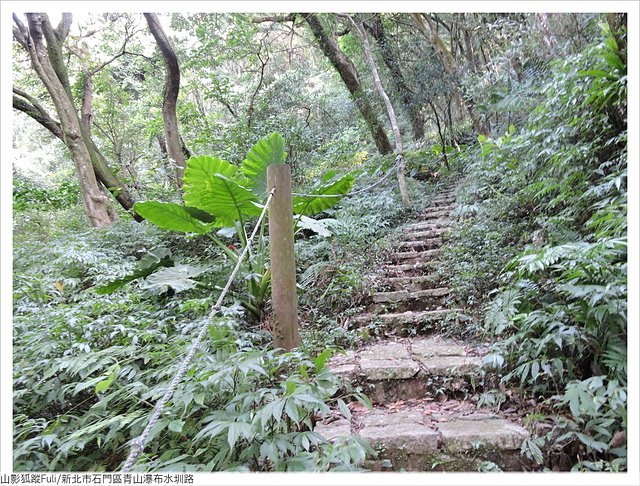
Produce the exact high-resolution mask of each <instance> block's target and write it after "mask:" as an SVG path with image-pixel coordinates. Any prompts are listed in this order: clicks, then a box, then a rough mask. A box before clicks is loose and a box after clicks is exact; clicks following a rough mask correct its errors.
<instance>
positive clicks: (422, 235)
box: [404, 227, 450, 241]
mask: <svg viewBox="0 0 640 486" xmlns="http://www.w3.org/2000/svg"><path fill="white" fill-rule="evenodd" d="M449 230H450V228H448V227H440V228H433V229H429V230H417V231H410V232H407V233H405V235H404V236H405V238H406V240H407V241H415V240H420V239H425V240H426V239H429V238H435V237H437V236H440V235H442V234H444V233H446V232H448V231H449Z"/></svg>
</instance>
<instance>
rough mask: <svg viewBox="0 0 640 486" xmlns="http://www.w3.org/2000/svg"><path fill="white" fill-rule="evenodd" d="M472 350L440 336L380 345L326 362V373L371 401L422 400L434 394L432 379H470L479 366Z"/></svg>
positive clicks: (480, 361)
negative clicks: (347, 382)
mask: <svg viewBox="0 0 640 486" xmlns="http://www.w3.org/2000/svg"><path fill="white" fill-rule="evenodd" d="M473 351H474V350H473V349H472V348H468V347H465V346H463V345H462V344H461V343H459V342H456V341H454V340H452V339H445V338H442V337H441V336H433V337H426V338H412V339H400V340H395V341H394V340H386V341H379V342H375V343H373V344H369V345H367V346H364V347H362V348H361V349H358V350H357V351H347V352H346V354H345V355H339V356H336V357H334V358H332V359H331V360H330V361H329V364H328V365H329V369H330V370H331V371H332V372H333V373H335V374H337V375H340V376H343V377H347V378H349V379H351V380H356V381H358V382H359V383H360V384H362V385H365V393H367V395H369V397H370V398H371V400H372V401H375V402H378V403H380V402H385V401H389V400H394V399H395V400H398V399H400V398H402V399H408V398H424V397H425V396H426V395H429V394H432V395H433V396H435V394H436V393H437V392H436V391H435V390H434V389H433V388H432V386H433V384H434V377H438V378H443V377H448V378H452V377H463V376H465V375H473V374H475V373H476V371H478V370H479V367H480V366H481V365H482V359H481V357H480V356H474V355H472V354H471V353H472V352H473Z"/></svg>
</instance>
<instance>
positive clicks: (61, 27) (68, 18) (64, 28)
mask: <svg viewBox="0 0 640 486" xmlns="http://www.w3.org/2000/svg"><path fill="white" fill-rule="evenodd" d="M72 22H73V15H72V14H70V13H63V14H62V18H61V19H60V23H59V24H58V27H56V36H57V37H58V40H60V42H64V40H65V39H66V38H67V36H68V35H69V30H70V29H71V23H72Z"/></svg>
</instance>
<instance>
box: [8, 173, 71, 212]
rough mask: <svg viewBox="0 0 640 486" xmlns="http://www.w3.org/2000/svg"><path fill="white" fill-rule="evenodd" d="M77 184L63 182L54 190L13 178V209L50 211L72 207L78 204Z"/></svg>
mask: <svg viewBox="0 0 640 486" xmlns="http://www.w3.org/2000/svg"><path fill="white" fill-rule="evenodd" d="M78 194H79V189H78V184H77V182H74V181H63V182H62V183H60V184H59V185H57V186H56V187H54V188H42V187H39V186H38V185H36V184H33V183H31V182H29V181H25V180H22V179H21V178H19V177H14V180H13V209H14V210H15V211H24V210H27V209H35V208H38V209H39V210H52V209H63V208H66V207H69V206H74V205H75V204H76V203H77V202H78Z"/></svg>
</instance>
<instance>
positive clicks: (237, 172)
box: [135, 133, 354, 318]
mask: <svg viewBox="0 0 640 486" xmlns="http://www.w3.org/2000/svg"><path fill="white" fill-rule="evenodd" d="M283 146H284V140H283V139H282V136H281V135H280V134H278V133H273V134H271V135H269V136H267V137H265V138H263V139H262V140H260V141H259V142H258V143H256V144H255V145H254V146H253V148H252V149H251V150H249V153H248V154H247V156H246V158H245V159H244V160H243V162H242V165H241V166H240V167H239V168H238V167H236V166H234V165H232V164H230V163H229V162H226V161H224V160H221V159H217V158H215V157H208V156H199V157H191V158H190V159H189V160H188V161H187V168H186V170H185V173H184V201H185V203H186V204H187V205H186V206H182V205H179V204H175V203H164V202H159V201H146V202H138V203H136V204H135V210H136V211H137V212H138V214H140V215H141V216H143V217H144V218H145V219H147V220H148V221H150V222H151V223H153V224H155V225H157V226H159V227H161V228H164V229H168V230H174V231H182V232H187V233H198V234H205V235H207V236H208V237H209V238H210V239H211V240H212V241H213V242H214V243H215V244H216V245H217V246H218V247H219V249H220V250H221V251H222V252H223V253H224V254H225V255H226V256H227V258H229V259H230V260H231V261H233V262H234V263H235V262H236V261H237V259H238V256H239V255H240V253H241V252H242V250H243V249H244V248H245V247H246V245H247V240H248V235H247V233H246V232H245V231H246V228H245V223H246V222H247V221H249V220H251V218H253V217H255V216H258V215H259V214H260V212H261V208H262V206H261V205H260V202H259V199H258V198H259V196H260V197H264V193H265V190H266V172H267V167H268V166H269V165H271V164H273V163H282V162H283V161H284V156H285V154H284V151H283ZM353 180H354V176H353V175H350V174H347V175H345V176H341V177H338V176H337V175H336V174H335V172H330V173H328V174H326V175H325V176H324V177H323V178H322V179H321V180H320V181H319V182H318V183H317V184H316V185H315V186H313V187H311V188H310V189H309V191H310V192H311V195H309V196H297V197H296V199H295V200H294V212H295V213H297V214H299V215H301V216H304V215H310V214H314V213H318V212H321V211H324V210H326V209H329V208H331V207H332V206H334V205H336V204H337V203H338V202H339V201H340V199H341V197H342V196H344V194H346V193H347V192H349V190H350V189H351V186H352V184H353ZM316 195H318V196H323V195H336V197H335V198H334V197H329V198H328V197H318V196H316ZM299 220H301V219H299ZM303 224H304V226H305V227H306V228H307V229H312V230H314V231H315V230H317V231H319V232H321V233H322V234H323V235H325V236H328V235H330V233H329V232H328V231H327V230H326V228H325V227H322V226H321V225H320V224H319V223H317V222H315V221H313V220H311V219H310V218H305V219H304V220H303ZM262 225H263V226H262V228H260V232H259V235H258V242H257V243H256V246H255V249H254V251H253V252H251V253H250V256H249V259H248V260H247V261H246V263H243V264H244V271H245V279H246V282H247V290H248V296H247V298H246V299H245V300H244V305H245V306H246V307H247V309H249V310H250V311H251V312H252V313H253V314H254V316H255V317H256V318H260V317H261V316H262V312H263V307H264V305H265V301H266V296H267V294H268V291H269V288H270V282H271V271H270V270H269V268H268V265H267V243H266V237H265V236H264V233H265V230H264V227H265V221H264V220H263V223H262ZM220 227H224V228H232V229H233V231H226V230H225V231H223V233H222V235H221V236H222V237H224V235H228V236H233V235H237V236H238V238H239V242H238V245H237V246H235V245H233V244H232V245H229V244H227V243H225V242H223V241H222V240H221V239H220V238H218V237H217V236H215V235H213V234H212V232H213V230H214V228H220ZM218 233H219V234H220V232H218ZM164 272H165V273H166V272H172V270H164ZM192 276H195V275H194V274H193V272H192ZM154 278H157V277H151V279H152V280H153V279H154ZM181 281H182V282H183V283H185V284H186V285H187V286H189V285H191V282H192V281H190V280H189V281H185V280H184V279H182V280H181ZM182 287H184V285H182V286H181V288H182Z"/></svg>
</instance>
